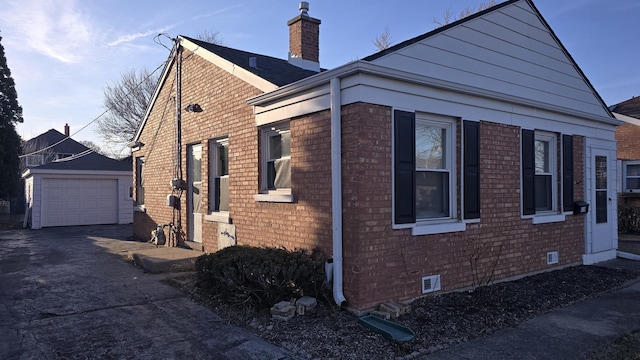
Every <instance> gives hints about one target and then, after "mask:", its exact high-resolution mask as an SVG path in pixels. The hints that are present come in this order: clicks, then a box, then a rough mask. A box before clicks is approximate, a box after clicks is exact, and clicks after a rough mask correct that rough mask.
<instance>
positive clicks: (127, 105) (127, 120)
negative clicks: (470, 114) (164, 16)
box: [96, 30, 221, 155]
mask: <svg viewBox="0 0 640 360" xmlns="http://www.w3.org/2000/svg"><path fill="white" fill-rule="evenodd" d="M196 37H197V38H198V39H199V40H202V41H207V42H210V43H220V41H221V39H220V36H219V34H218V32H217V31H210V30H205V31H202V32H199V33H198V34H197V35H196ZM158 80H159V75H157V74H152V73H149V71H148V70H146V69H142V70H140V71H137V70H135V69H132V70H130V71H129V72H126V73H124V74H122V76H121V78H120V80H119V81H117V82H115V83H113V84H111V85H107V86H106V87H105V89H104V106H105V107H106V108H107V109H108V110H109V111H108V112H107V113H106V114H105V116H103V117H102V118H100V119H99V120H98V121H97V129H96V132H97V133H98V135H99V136H100V137H101V138H102V139H103V140H105V142H106V143H107V145H108V146H109V147H111V148H112V149H111V150H109V151H106V150H105V149H102V152H103V153H105V152H106V153H112V154H117V155H122V152H123V149H125V147H126V144H127V143H128V142H130V141H131V140H132V139H133V137H134V136H135V135H136V132H137V131H138V128H139V127H140V124H141V123H142V120H144V116H145V114H146V112H147V107H148V106H149V103H150V102H151V98H152V97H153V94H154V92H155V89H156V85H157V83H158Z"/></svg>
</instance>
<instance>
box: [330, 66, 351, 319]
mask: <svg viewBox="0 0 640 360" xmlns="http://www.w3.org/2000/svg"><path fill="white" fill-rule="evenodd" d="M341 107H342V103H341V100H340V79H339V78H337V77H334V78H332V79H331V219H332V222H333V232H332V233H333V300H334V301H335V302H336V304H337V305H338V306H340V307H342V306H345V305H346V304H347V299H345V297H344V294H343V293H342V146H341V129H340V128H341V121H340V108H341Z"/></svg>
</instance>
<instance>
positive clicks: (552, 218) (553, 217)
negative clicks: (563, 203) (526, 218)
mask: <svg viewBox="0 0 640 360" xmlns="http://www.w3.org/2000/svg"><path fill="white" fill-rule="evenodd" d="M565 219H566V216H565V215H564V214H550V215H537V216H534V217H532V218H531V221H532V222H533V224H547V223H553V222H561V221H565Z"/></svg>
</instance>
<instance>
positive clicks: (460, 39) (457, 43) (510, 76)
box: [247, 0, 620, 125]
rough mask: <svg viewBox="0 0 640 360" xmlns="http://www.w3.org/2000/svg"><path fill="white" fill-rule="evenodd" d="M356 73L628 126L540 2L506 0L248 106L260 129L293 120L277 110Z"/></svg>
mask: <svg viewBox="0 0 640 360" xmlns="http://www.w3.org/2000/svg"><path fill="white" fill-rule="evenodd" d="M511 28H513V29H514V30H511V31H510V32H509V31H503V30H505V29H506V30H509V29H511ZM527 39H529V40H531V39H534V40H535V41H530V43H528V42H527ZM478 42H480V43H481V44H480V45H478V44H477V43H478ZM487 44H488V45H490V47H488V46H487ZM509 51H513V52H514V53H513V54H512V53H508V52H509ZM514 60H516V61H514ZM443 61H451V62H446V63H443ZM498 61H499V62H498ZM539 62H540V63H539ZM516 66H517V67H516ZM355 73H367V74H374V75H376V76H380V77H386V78H393V79H397V80H399V81H403V82H406V83H414V84H420V85H426V86H429V87H432V88H440V89H444V90H452V91H454V92H457V93H467V94H470V95H473V96H482V97H485V98H489V99H497V100H500V101H508V102H512V103H514V104H522V105H527V106H531V107H533V108H540V109H544V110H549V111H553V112H557V113H561V114H566V115H570V116H577V117H580V118H583V119H590V120H594V121H597V122H600V123H606V124H610V125H618V124H620V121H618V120H616V119H615V118H614V116H613V115H612V114H611V111H610V110H609V108H608V107H607V106H606V104H605V102H604V101H603V100H602V98H601V97H600V95H599V94H598V92H597V91H596V90H595V88H594V87H593V85H592V84H591V83H590V81H589V79H588V78H587V77H586V76H585V74H584V73H583V72H582V70H581V69H580V67H579V66H578V65H577V64H576V62H575V60H574V59H573V58H572V57H571V55H570V54H569V52H568V51H567V50H566V48H565V47H564V46H563V45H562V43H561V42H560V40H559V39H558V37H557V36H556V35H555V33H554V32H553V30H552V29H551V27H550V26H549V24H548V23H547V22H546V21H545V20H544V18H543V16H542V14H541V13H540V11H539V10H538V9H537V8H536V7H535V5H534V4H533V1H532V0H508V1H505V2H503V3H500V4H498V5H495V6H492V7H490V8H488V9H486V10H483V11H480V12H478V13H475V14H473V15H470V16H468V17H465V18H462V19H460V20H457V21H455V22H453V23H450V24H448V25H445V26H443V27H440V28H437V29H435V30H432V31H429V32H427V33H424V34H422V35H419V36H417V37H414V38H412V39H409V40H406V41H404V42H401V43H399V44H397V45H394V46H392V47H390V48H388V49H385V50H383V51H380V52H377V53H374V54H372V55H369V56H367V57H365V58H363V59H362V60H359V61H354V62H350V63H347V64H345V65H342V66H340V67H337V68H334V69H331V70H327V71H324V72H322V73H319V74H316V75H315V76H312V77H309V78H306V79H302V80H299V81H297V82H295V83H292V84H289V85H286V86H283V87H280V88H278V89H276V90H273V91H270V92H267V93H265V94H260V95H257V96H254V97H252V98H250V99H249V100H248V101H247V103H248V104H249V105H252V106H254V111H256V108H255V107H262V109H258V110H257V112H256V116H262V119H261V120H260V121H257V122H261V121H271V120H273V119H276V118H278V116H280V115H277V114H283V115H286V114H287V111H285V110H283V109H280V108H276V106H274V105H272V104H274V103H276V102H278V101H280V100H282V99H285V98H291V97H292V96H295V95H294V94H300V93H302V92H304V91H310V89H315V88H318V86H319V85H320V84H323V83H327V82H329V81H330V80H331V79H332V78H343V77H347V76H351V75H352V74H355ZM315 96H316V97H318V95H315ZM269 112H273V113H274V114H275V115H271V116H270V115H268V113H269ZM276 113H277V114H276Z"/></svg>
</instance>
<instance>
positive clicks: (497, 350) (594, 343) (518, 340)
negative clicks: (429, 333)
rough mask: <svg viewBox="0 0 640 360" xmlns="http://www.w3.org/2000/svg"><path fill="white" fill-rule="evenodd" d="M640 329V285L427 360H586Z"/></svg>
mask: <svg viewBox="0 0 640 360" xmlns="http://www.w3.org/2000/svg"><path fill="white" fill-rule="evenodd" d="M600 266H608V267H613V268H623V269H628V270H633V271H637V272H640V262H637V261H631V260H622V259H616V260H612V261H609V262H606V263H602V264H600ZM636 330H640V282H635V283H634V284H632V285H631V286H628V287H626V288H623V289H621V290H618V291H614V292H611V293H607V294H604V295H602V296H600V297H597V298H593V299H589V300H586V301H583V302H579V303H577V304H574V305H570V306H567V307H565V308H561V309H556V310H554V311H551V312H549V313H547V314H546V315H543V316H540V317H538V318H535V319H532V320H529V321H527V322H524V323H522V324H520V325H519V326H517V327H515V328H508V329H503V330H500V331H498V332H496V333H494V334H492V335H490V336H488V337H485V338H480V339H475V340H472V341H469V342H466V343H462V344H459V345H455V346H451V347H449V348H447V349H444V350H442V351H439V352H436V353H433V354H430V355H427V356H424V357H422V358H421V359H428V360H469V359H474V360H476V359H477V360H484V359H486V360H495V359H519V360H527V359H531V360H534V359H536V360H537V359H545V360H568V359H580V358H582V357H583V356H585V355H586V354H588V353H590V352H593V351H595V350H597V349H599V348H600V347H601V346H603V345H605V344H607V343H609V342H612V341H613V340H615V339H617V338H618V337H620V336H621V335H624V334H628V333H630V332H633V331H636Z"/></svg>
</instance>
